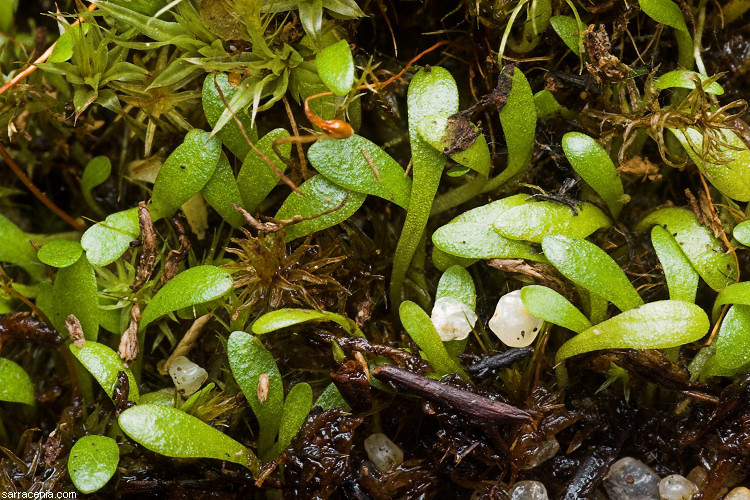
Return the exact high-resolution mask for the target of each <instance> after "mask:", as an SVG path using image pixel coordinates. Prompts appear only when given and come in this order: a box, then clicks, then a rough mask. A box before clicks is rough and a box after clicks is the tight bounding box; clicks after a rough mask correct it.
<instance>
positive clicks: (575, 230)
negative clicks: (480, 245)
mask: <svg viewBox="0 0 750 500" xmlns="http://www.w3.org/2000/svg"><path fill="white" fill-rule="evenodd" d="M576 208H577V212H578V213H577V214H574V213H573V211H572V210H571V208H570V207H568V206H565V205H562V204H560V203H554V202H550V201H539V202H530V203H524V204H522V205H517V206H515V207H511V208H509V209H508V210H507V211H505V212H503V213H502V214H501V215H500V216H499V217H498V218H497V219H496V220H495V222H494V223H493V227H494V228H495V231H497V232H498V234H500V236H503V237H505V238H509V239H512V240H526V241H531V242H533V243H541V242H542V240H543V239H544V237H545V236H546V235H548V234H561V235H566V236H573V237H576V238H585V237H586V236H588V235H590V234H591V233H593V232H594V231H596V230H598V229H601V228H604V227H608V226H610V225H611V224H612V221H611V220H610V218H609V217H607V215H606V214H605V213H604V212H602V211H601V210H599V208H597V207H596V206H595V205H592V204H591V203H581V204H580V205H576Z"/></svg>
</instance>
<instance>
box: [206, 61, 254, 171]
mask: <svg viewBox="0 0 750 500" xmlns="http://www.w3.org/2000/svg"><path fill="white" fill-rule="evenodd" d="M214 78H216V83H214ZM217 85H218V87H219V88H220V89H221V91H222V94H224V99H225V100H226V101H227V104H229V102H230V101H231V100H232V97H234V94H235V93H236V92H237V90H238V89H239V87H232V85H230V83H229V78H228V76H227V75H226V74H224V73H214V74H209V75H206V78H205V80H203V112H204V113H205V114H206V119H207V120H208V123H209V124H210V125H211V126H212V127H215V126H216V123H217V122H218V121H219V118H221V116H222V114H224V112H225V111H226V106H225V105H224V102H223V101H222V100H221V96H220V95H219V91H218V90H216V86H217ZM233 111H234V114H235V115H236V116H237V118H239V120H240V123H242V127H243V128H244V129H245V133H246V134H247V136H248V139H250V140H251V141H252V142H257V140H258V132H257V131H256V129H255V128H253V127H251V126H250V124H251V121H250V117H249V116H248V115H247V112H245V110H242V109H233ZM229 118H230V119H229V121H227V122H225V125H224V126H223V127H222V128H221V130H219V131H218V132H217V133H216V134H217V135H218V136H219V139H221V142H222V143H223V144H225V145H226V146H227V147H228V148H229V150H230V151H231V152H232V153H233V154H234V155H235V156H236V157H237V158H239V159H240V160H244V159H245V156H246V155H247V153H248V152H249V151H250V145H249V144H248V143H247V140H245V137H244V136H243V135H242V131H241V130H240V128H239V127H238V126H237V123H236V122H235V121H234V118H232V117H231V116H230V117H229Z"/></svg>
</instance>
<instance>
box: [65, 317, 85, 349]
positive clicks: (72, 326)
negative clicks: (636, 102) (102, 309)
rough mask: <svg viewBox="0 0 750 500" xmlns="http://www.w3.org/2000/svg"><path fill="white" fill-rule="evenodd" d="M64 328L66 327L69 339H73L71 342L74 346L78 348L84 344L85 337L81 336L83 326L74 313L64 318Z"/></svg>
mask: <svg viewBox="0 0 750 500" xmlns="http://www.w3.org/2000/svg"><path fill="white" fill-rule="evenodd" d="M65 328H67V329H68V335H69V336H70V340H72V341H73V344H75V346H76V347H78V348H79V349H80V348H82V347H83V346H84V345H85V344H86V338H85V337H84V336H83V327H82V326H81V322H80V321H78V318H76V317H75V315H73V314H70V315H68V317H67V318H66V319H65Z"/></svg>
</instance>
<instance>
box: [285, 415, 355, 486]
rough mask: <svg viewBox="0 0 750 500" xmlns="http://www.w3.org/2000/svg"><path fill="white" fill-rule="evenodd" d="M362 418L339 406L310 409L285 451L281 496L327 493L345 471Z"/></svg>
mask: <svg viewBox="0 0 750 500" xmlns="http://www.w3.org/2000/svg"><path fill="white" fill-rule="evenodd" d="M363 420H364V419H362V418H360V417H353V416H351V415H348V414H346V413H344V411H343V410H341V409H339V408H334V409H330V410H325V411H323V412H322V413H317V414H316V412H315V410H313V412H312V413H311V414H310V416H308V417H307V421H306V422H305V425H304V426H303V427H302V429H301V430H300V431H299V433H298V434H297V436H296V437H295V438H294V439H293V440H292V444H291V446H290V448H289V451H288V452H287V459H286V468H285V470H284V475H285V478H286V488H285V489H284V498H320V499H325V498H328V497H329V496H331V495H332V494H333V493H334V492H335V491H336V489H337V488H338V487H339V486H340V485H341V484H342V483H343V482H344V480H345V479H346V476H347V474H348V472H349V467H350V465H349V452H350V451H351V449H352V439H353V438H354V431H355V430H356V429H357V427H359V425H360V424H361V423H362V422H363Z"/></svg>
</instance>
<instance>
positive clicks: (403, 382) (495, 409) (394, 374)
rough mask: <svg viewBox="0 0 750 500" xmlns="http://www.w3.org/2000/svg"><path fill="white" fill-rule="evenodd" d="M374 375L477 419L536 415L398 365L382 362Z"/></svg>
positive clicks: (490, 420) (525, 418)
mask: <svg viewBox="0 0 750 500" xmlns="http://www.w3.org/2000/svg"><path fill="white" fill-rule="evenodd" d="M372 375H373V376H374V377H375V378H376V379H378V380H382V381H383V382H389V383H391V384H393V385H394V386H396V388H398V389H402V390H404V391H406V392H409V393H411V394H416V395H418V396H421V397H423V398H425V399H429V400H430V401H433V402H435V403H438V404H442V405H445V406H447V407H449V408H451V409H452V410H453V411H455V412H456V413H458V414H461V415H463V416H464V417H466V418H467V419H469V421H470V422H473V423H478V424H496V423H508V422H532V415H531V413H530V412H528V411H524V410H522V409H520V408H516V407H515V406H511V405H509V404H505V403H501V402H499V401H494V400H492V399H490V398H487V397H484V396H480V395H479V394H475V393H473V392H471V391H467V390H464V389H458V388H456V387H452V386H450V385H447V384H443V383H441V382H437V381H435V380H432V379H429V378H427V377H423V376H422V375H417V374H416V373H412V372H410V371H407V370H402V369H401V368H396V367H395V366H390V365H380V366H378V367H376V368H375V369H374V370H373V371H372Z"/></svg>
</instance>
